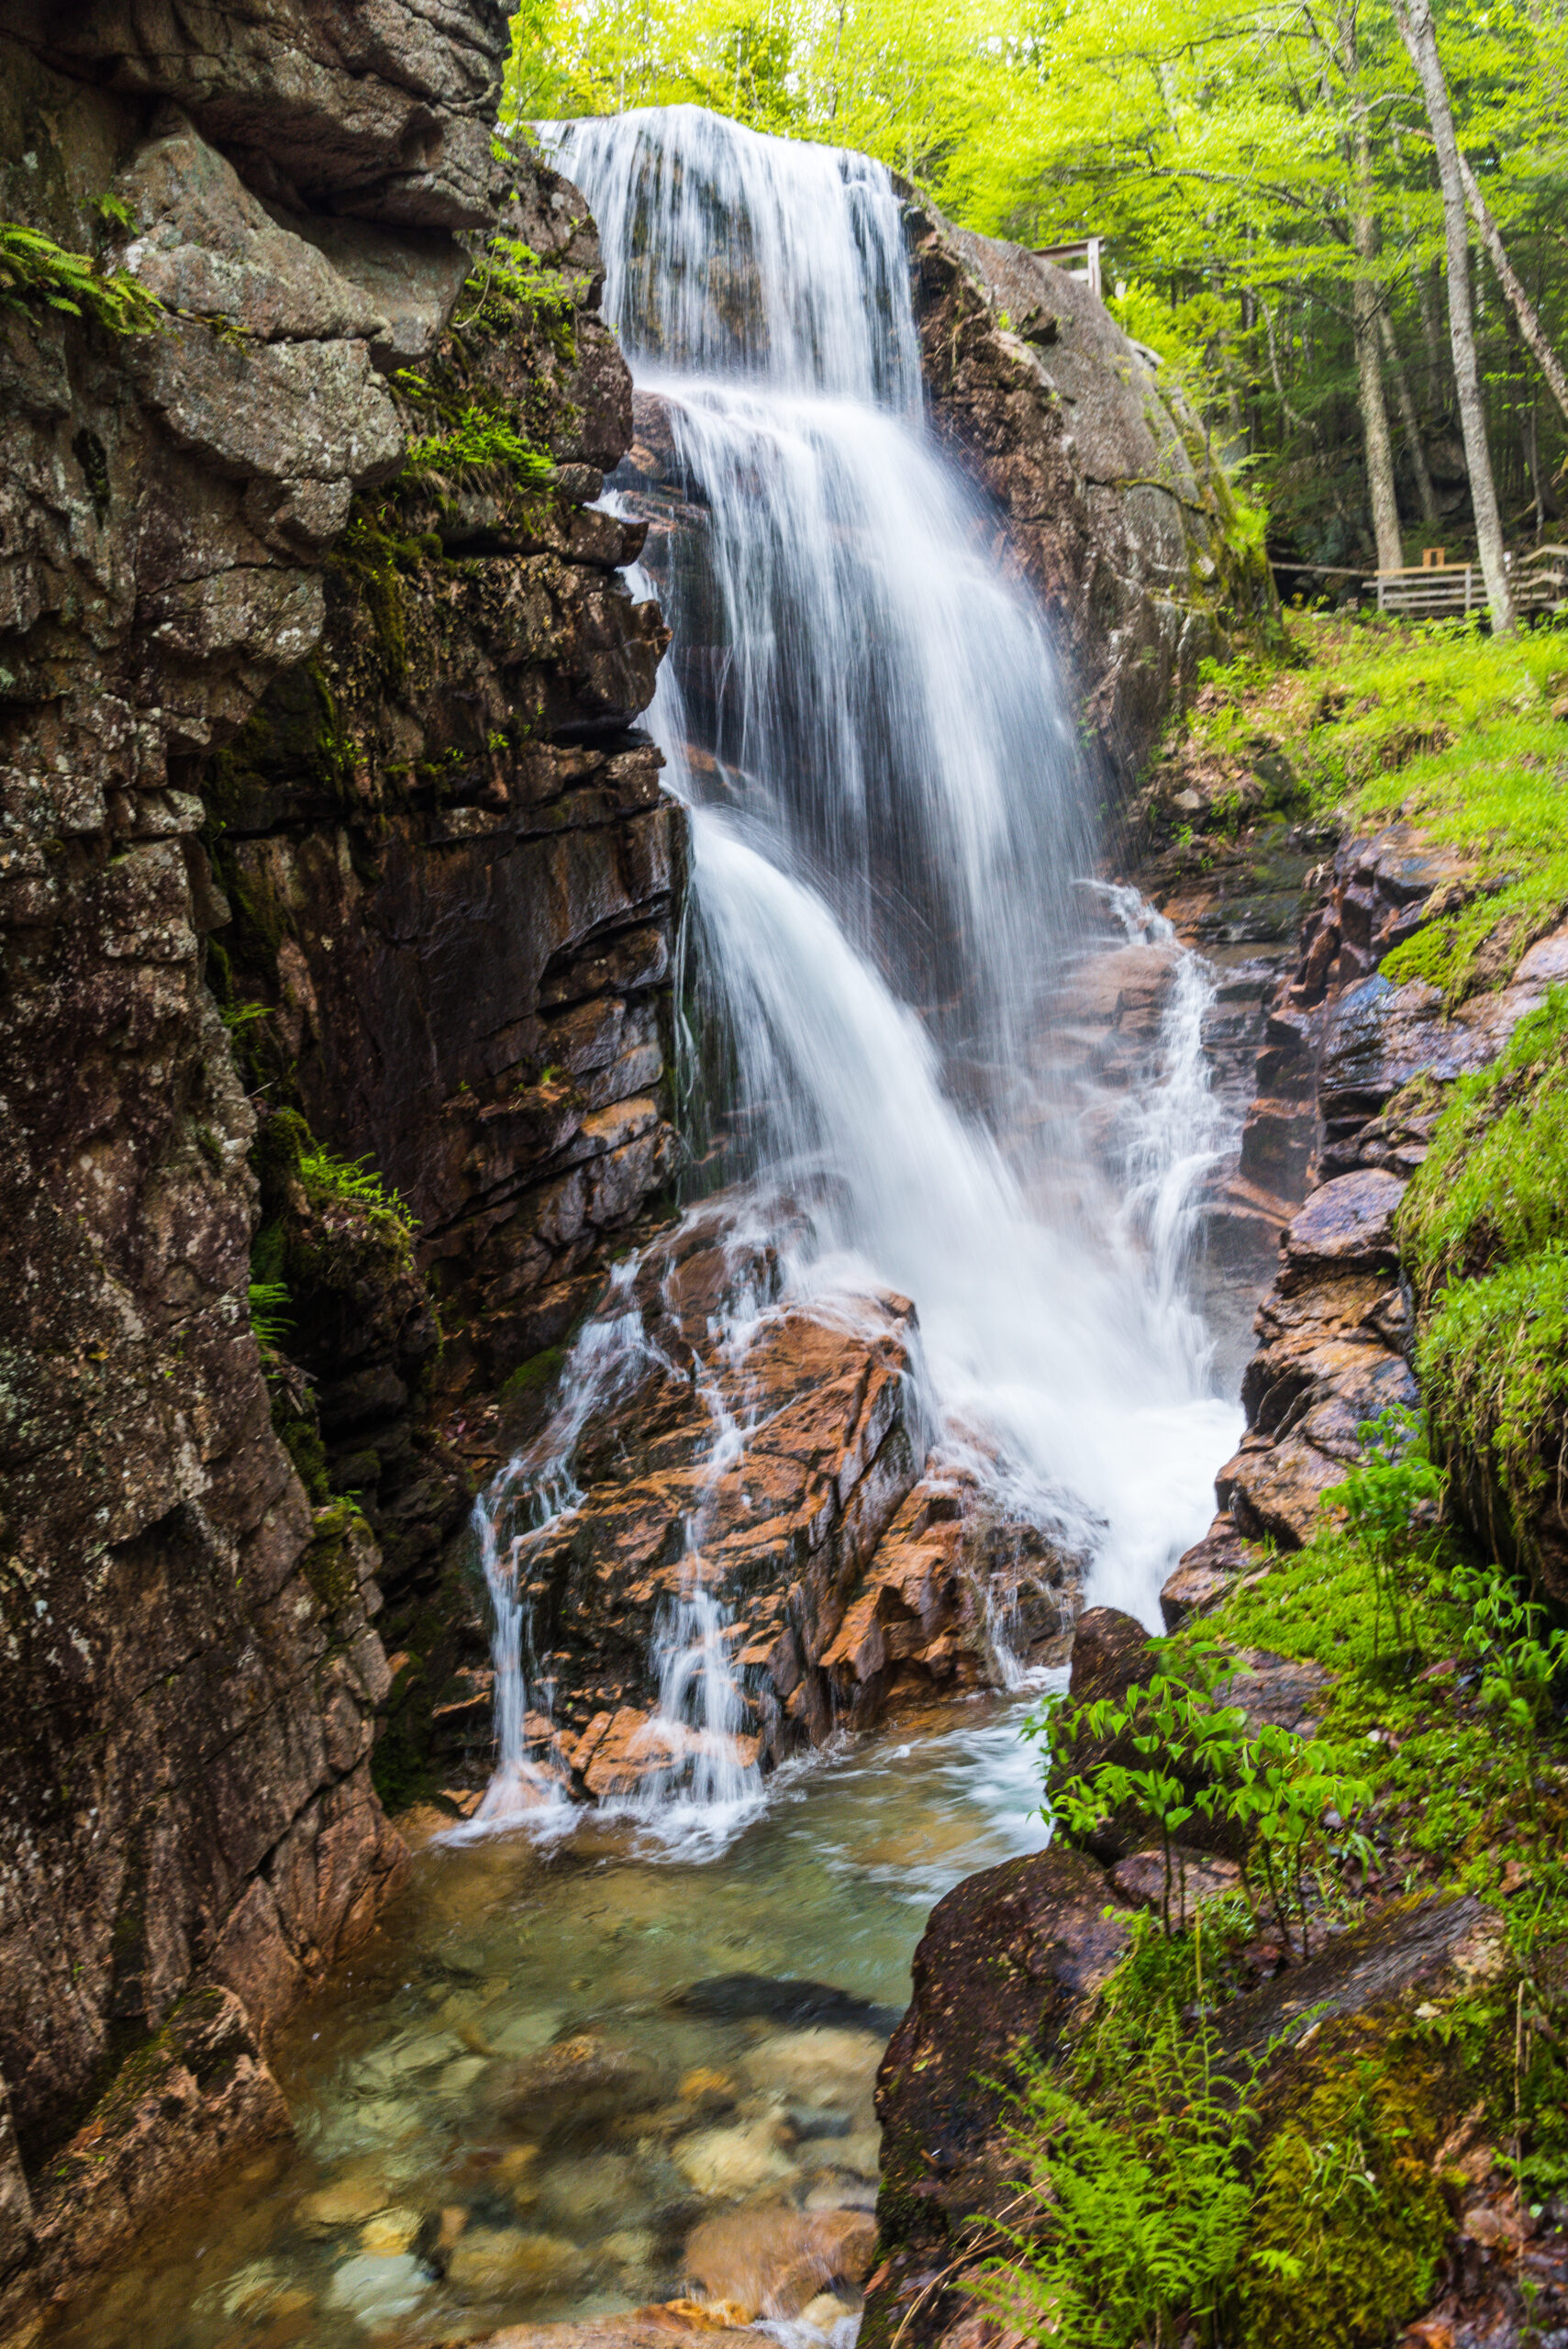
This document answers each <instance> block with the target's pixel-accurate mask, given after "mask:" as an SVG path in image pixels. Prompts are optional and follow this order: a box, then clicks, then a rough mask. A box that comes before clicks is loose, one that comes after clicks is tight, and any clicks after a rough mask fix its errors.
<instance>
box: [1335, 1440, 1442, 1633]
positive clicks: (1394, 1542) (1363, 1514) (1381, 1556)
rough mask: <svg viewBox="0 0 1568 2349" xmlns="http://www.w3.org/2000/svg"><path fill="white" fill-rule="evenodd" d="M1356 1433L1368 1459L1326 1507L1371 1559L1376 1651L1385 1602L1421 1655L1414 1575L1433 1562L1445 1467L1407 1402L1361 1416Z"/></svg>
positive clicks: (1399, 1630)
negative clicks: (1415, 1634) (1414, 1619)
mask: <svg viewBox="0 0 1568 2349" xmlns="http://www.w3.org/2000/svg"><path fill="white" fill-rule="evenodd" d="M1356 1437H1357V1441H1358V1442H1360V1444H1361V1446H1362V1453H1363V1457H1362V1460H1361V1462H1360V1463H1359V1464H1357V1465H1356V1466H1355V1467H1353V1468H1351V1470H1350V1471H1349V1473H1348V1474H1347V1475H1346V1476H1345V1478H1344V1480H1343V1482H1342V1483H1340V1484H1338V1485H1333V1486H1329V1490H1328V1491H1327V1492H1326V1493H1325V1494H1324V1495H1323V1497H1322V1501H1321V1504H1320V1506H1321V1507H1322V1508H1325V1509H1328V1510H1331V1511H1337V1512H1338V1513H1339V1514H1340V1516H1342V1518H1343V1519H1344V1520H1345V1524H1346V1527H1347V1529H1348V1531H1349V1532H1350V1534H1351V1539H1352V1540H1353V1541H1354V1542H1357V1543H1358V1544H1359V1546H1360V1548H1361V1550H1362V1553H1363V1554H1364V1555H1365V1556H1366V1558H1367V1559H1368V1560H1369V1561H1370V1562H1371V1564H1372V1570H1373V1587H1374V1589H1375V1591H1376V1594H1377V1606H1376V1610H1375V1612H1374V1615H1373V1646H1374V1650H1375V1648H1376V1645H1377V1642H1378V1640H1379V1637H1380V1634H1381V1631H1382V1625H1383V1616H1384V1610H1385V1609H1386V1610H1387V1613H1388V1618H1389V1621H1390V1623H1391V1625H1392V1627H1393V1631H1394V1637H1395V1640H1396V1643H1397V1645H1398V1646H1399V1647H1400V1648H1401V1649H1402V1650H1404V1651H1406V1652H1407V1653H1412V1654H1418V1646H1417V1644H1416V1642H1414V1641H1413V1640H1412V1637H1411V1634H1410V1617H1409V1613H1408V1608H1407V1598H1408V1596H1409V1593H1410V1591H1411V1589H1412V1588H1413V1586H1414V1581H1415V1578H1416V1577H1417V1576H1418V1575H1420V1573H1421V1572H1422V1570H1423V1568H1424V1567H1426V1566H1427V1565H1428V1564H1429V1560H1430V1556H1431V1553H1432V1546H1433V1542H1434V1539H1435V1537H1436V1531H1437V1523H1438V1514H1439V1511H1440V1509H1441V1507H1442V1501H1443V1491H1444V1478H1443V1474H1442V1471H1441V1469H1440V1468H1439V1467H1438V1466H1437V1465H1436V1464H1434V1463H1433V1461H1432V1460H1431V1459H1430V1458H1429V1455H1428V1453H1427V1443H1426V1429H1425V1425H1424V1423H1423V1421H1422V1420H1421V1419H1420V1417H1419V1415H1418V1413H1417V1412H1415V1411H1412V1410H1409V1409H1407V1408H1405V1407H1404V1406H1402V1405H1397V1404H1396V1405H1395V1406H1393V1407H1392V1408H1390V1409H1388V1410H1386V1411H1384V1412H1381V1413H1380V1414H1379V1416H1378V1417H1377V1418H1376V1419H1362V1422H1361V1424H1360V1426H1359V1427H1358V1428H1357V1430H1356Z"/></svg>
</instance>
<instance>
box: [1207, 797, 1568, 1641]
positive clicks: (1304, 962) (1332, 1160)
mask: <svg viewBox="0 0 1568 2349" xmlns="http://www.w3.org/2000/svg"><path fill="white" fill-rule="evenodd" d="M1457 871H1458V868H1457V867H1456V865H1455V863H1454V860H1453V859H1452V858H1451V857H1450V856H1449V855H1448V854H1447V852H1432V851H1430V850H1429V849H1428V848H1427V846H1426V844H1425V843H1424V842H1423V841H1421V840H1420V838H1419V836H1418V834H1417V833H1416V832H1415V831H1414V830H1413V829H1412V828H1411V827H1409V826H1407V825H1403V824H1399V825H1395V826H1392V827H1390V828H1389V829H1387V830H1386V831H1385V832H1383V833H1380V834H1378V835H1377V836H1376V837H1375V838H1373V840H1371V841H1351V842H1350V843H1348V844H1347V845H1346V846H1344V847H1343V848H1341V849H1340V851H1339V852H1337V854H1336V855H1335V857H1334V858H1333V859H1332V861H1331V863H1329V865H1328V866H1327V867H1326V868H1325V871H1324V874H1323V876H1322V878H1323V881H1324V884H1325V885H1324V887H1323V891H1322V896H1321V897H1320V900H1319V903H1318V907H1316V908H1315V909H1314V910H1313V912H1312V913H1311V914H1310V915H1309V917H1308V918H1307V921H1306V923H1305V925H1304V928H1303V932H1302V939H1303V947H1302V952H1301V955H1300V959H1299V961H1298V963H1297V965H1296V973H1295V974H1294V976H1292V977H1289V978H1287V979H1286V980H1285V981H1284V983H1283V984H1282V985H1281V986H1280V987H1279V989H1278V991H1277V993H1276V995H1275V996H1274V998H1273V1004H1272V1007H1271V1008H1270V1010H1269V1014H1268V1027H1267V1032H1266V1037H1265V1041H1264V1043H1263V1045H1262V1049H1261V1050H1260V1052H1259V1053H1258V1056H1257V1073H1258V1078H1259V1081H1260V1082H1261V1083H1262V1084H1263V1085H1267V1086H1268V1087H1269V1088H1270V1090H1271V1092H1273V1091H1278V1090H1279V1089H1280V1088H1281V1086H1282V1085H1287V1086H1288V1087H1289V1088H1290V1089H1291V1091H1292V1093H1293V1094H1294V1095H1296V1097H1298V1098H1299V1099H1300V1100H1301V1102H1302V1105H1303V1109H1304V1114H1306V1115H1307V1116H1308V1117H1309V1119H1310V1123H1311V1130H1312V1131H1313V1132H1314V1133H1315V1134H1316V1135H1317V1136H1318V1140H1317V1141H1316V1143H1315V1146H1314V1149H1313V1152H1312V1156H1311V1159H1310V1162H1309V1163H1308V1164H1307V1171H1306V1180H1307V1198H1306V1202H1305V1204H1304V1205H1303V1206H1302V1207H1301V1208H1299V1210H1298V1211H1297V1212H1296V1213H1295V1214H1293V1215H1289V1216H1288V1217H1287V1216H1286V1215H1284V1213H1282V1212H1281V1208H1283V1205H1284V1203H1283V1202H1277V1203H1276V1204H1275V1211H1274V1213H1275V1221H1274V1229H1275V1230H1277V1231H1278V1233H1279V1253H1278V1263H1277V1270H1276V1273H1275V1277H1274V1281H1273V1287H1272V1288H1271V1290H1270V1292H1269V1294H1268V1295H1267V1296H1266V1297H1264V1299H1263V1301H1262V1305H1261V1306H1260V1308H1259V1310H1258V1315H1257V1319H1256V1322H1255V1325H1254V1335H1255V1338H1256V1341H1257V1344H1256V1348H1255V1351H1254V1352H1253V1353H1252V1354H1251V1359H1250V1360H1249V1361H1248V1363H1247V1364H1246V1367H1245V1369H1244V1371H1243V1373H1242V1378H1241V1399H1242V1402H1243V1405H1244V1406H1245V1408H1246V1412H1247V1422H1248V1431H1247V1433H1246V1434H1245V1435H1244V1436H1243V1438H1242V1441H1241V1446H1240V1450H1239V1452H1238V1453H1236V1454H1235V1456H1234V1457H1233V1458H1232V1459H1231V1460H1229V1461H1228V1462H1227V1463H1226V1464H1225V1466H1224V1467H1223V1468H1222V1469H1221V1470H1220V1472H1219V1475H1218V1479H1217V1485H1216V1489H1217V1494H1218V1500H1219V1504H1220V1513H1219V1515H1218V1518H1217V1519H1216V1520H1215V1523H1214V1526H1213V1528H1212V1529H1211V1531H1210V1532H1209V1534H1208V1535H1207V1537H1206V1539H1205V1541H1204V1542H1202V1543H1200V1544H1198V1545H1197V1547H1196V1548H1195V1549H1194V1550H1191V1551H1189V1552H1187V1553H1186V1554H1185V1556H1184V1558H1183V1560H1182V1561H1181V1564H1180V1565H1179V1566H1178V1567H1177V1569H1176V1572H1175V1573H1174V1575H1173V1576H1172V1577H1171V1578H1170V1580H1169V1581H1168V1582H1167V1584H1166V1586H1165V1590H1164V1593H1163V1595H1162V1604H1163V1606H1164V1607H1165V1609H1166V1613H1167V1618H1168V1620H1172V1621H1174V1620H1179V1619H1181V1618H1182V1617H1184V1616H1185V1615H1187V1614H1190V1613H1191V1612H1192V1611H1193V1609H1195V1607H1201V1606H1203V1605H1206V1604H1208V1603H1210V1602H1211V1601H1212V1600H1213V1599H1214V1598H1218V1596H1220V1594H1221V1593H1222V1592H1223V1590H1224V1588H1225V1587H1226V1586H1227V1580H1228V1578H1229V1575H1232V1574H1234V1573H1235V1572H1237V1571H1239V1570H1240V1569H1241V1568H1242V1567H1244V1565H1245V1564H1246V1553H1245V1543H1246V1542H1254V1541H1259V1540H1262V1539H1272V1540H1273V1541H1276V1542H1280V1543H1281V1544H1282V1545H1283V1546H1284V1547H1285V1548H1287V1549H1290V1548H1296V1547H1298V1546H1299V1545H1300V1544H1301V1543H1302V1542H1307V1541H1308V1540H1310V1539H1311V1537H1312V1534H1313V1532H1314V1531H1315V1529H1316V1528H1317V1526H1318V1522H1319V1508H1320V1505H1321V1501H1322V1497H1323V1495H1324V1494H1325V1493H1326V1492H1328V1491H1329V1490H1330V1489H1331V1488H1332V1487H1333V1486H1336V1485H1338V1484H1340V1483H1341V1482H1342V1481H1343V1479H1344V1476H1345V1473H1346V1471H1347V1469H1349V1468H1351V1467H1352V1466H1354V1464H1356V1463H1357V1461H1359V1460H1360V1459H1361V1458H1362V1442H1361V1439H1360V1437H1359V1435H1358V1432H1357V1431H1358V1429H1359V1428H1360V1427H1361V1426H1362V1424H1363V1423H1364V1422H1365V1421H1367V1420H1370V1419H1376V1418H1378V1417H1379V1415H1380V1414H1381V1413H1382V1412H1383V1411H1385V1410H1387V1409H1389V1408H1413V1407H1414V1406H1415V1404H1416V1402H1417V1400H1418V1396H1417V1388H1416V1380H1415V1375H1414V1373H1413V1371H1412V1369H1411V1366H1410V1359H1409V1357H1410V1353H1411V1349H1412V1347H1413V1344H1414V1338H1415V1323H1414V1315H1413V1312H1412V1308H1411V1302H1410V1297H1409V1293H1408V1290H1407V1286H1406V1285H1405V1284H1404V1282H1403V1280H1402V1278H1401V1275H1400V1273H1399V1269H1398V1262H1397V1251H1396V1235H1395V1224H1394V1218H1395V1214H1396V1209H1397V1208H1398V1204H1399V1201H1400V1198H1401V1197H1403V1194H1404V1190H1405V1186H1406V1184H1407V1182H1408V1180H1409V1178H1410V1176H1411V1175H1412V1174H1413V1173H1414V1172H1415V1170H1416V1168H1417V1167H1418V1165H1419V1164H1420V1163H1421V1161H1422V1159H1423V1158H1424V1157H1425V1155H1426V1149H1427V1140H1428V1137H1429V1134H1430V1131H1431V1129H1432V1126H1433V1124H1434V1122H1435V1120H1436V1118H1437V1115H1438V1112H1439V1109H1440V1106H1441V1101H1442V1097H1443V1096H1442V1092H1441V1089H1440V1088H1442V1087H1444V1086H1446V1085H1450V1084H1451V1083H1452V1081H1453V1080H1454V1079H1455V1078H1456V1077H1458V1076H1461V1075H1462V1074H1466V1073H1467V1072H1469V1071H1471V1070H1474V1069H1478V1068H1483V1067H1485V1066H1487V1065H1488V1064H1489V1063H1491V1062H1492V1061H1493V1060H1495V1059H1496V1056H1497V1054H1498V1053H1499V1052H1501V1051H1502V1049H1503V1046H1504V1045H1505V1043H1506V1042H1507V1039H1508V1037H1509V1036H1510V1035H1511V1034H1512V1033H1513V1030H1514V1029H1515V1027H1516V1026H1517V1025H1518V1021H1519V1020H1520V1019H1523V1018H1524V1017H1525V1015H1526V1014H1527V1013H1528V1012H1530V1011H1534V1010H1536V1009H1538V1008H1539V1007H1540V1005H1541V1004H1542V1003H1543V1002H1544V1001H1545V999H1546V995H1547V990H1548V988H1549V987H1550V986H1551V985H1552V984H1554V982H1555V981H1556V979H1557V976H1558V974H1559V973H1560V972H1561V971H1562V968H1563V967H1564V963H1565V962H1568V932H1564V931H1563V930H1561V929H1559V930H1553V931H1551V933H1549V934H1548V935H1547V936H1545V937H1543V938H1541V939H1539V940H1538V941H1536V942H1535V943H1534V944H1533V945H1532V946H1530V947H1529V948H1528V949H1527V951H1526V952H1525V953H1524V954H1523V955H1522V957H1521V958H1520V959H1519V961H1518V965H1517V967H1516V969H1515V971H1514V973H1513V975H1512V977H1511V979H1510V980H1509V982H1508V984H1507V985H1506V986H1502V987H1497V988H1494V989H1493V990H1492V991H1490V992H1488V993H1483V994H1480V995H1478V996H1473V998H1471V999H1470V1000H1468V1001H1466V1002H1465V1003H1462V1004H1461V1005H1460V1006H1459V1007H1458V1008H1457V1009H1456V1010H1455V1011H1454V1012H1452V1013H1451V1014H1447V1013H1445V1011H1444V1008H1443V1004H1442V998H1441V996H1440V994H1439V992H1438V990H1437V989H1436V988H1434V987H1430V986H1428V985H1425V984H1424V983H1423V982H1420V981H1411V982H1409V983H1407V985H1403V986H1398V987H1396V986H1393V985H1390V983H1389V982H1388V981H1387V980H1386V979H1385V978H1384V977H1383V976H1382V974H1380V973H1379V972H1378V971H1377V970H1376V968H1375V963H1376V961H1377V959H1378V958H1379V957H1380V956H1381V954H1383V953H1385V952H1387V951H1388V949H1389V947H1390V946H1392V945H1393V944H1395V943H1396V942H1397V941H1398V939H1399V938H1400V937H1403V936H1406V935H1408V934H1409V929H1410V928H1412V927H1413V926H1414V922H1415V918H1416V917H1418V916H1421V915H1423V913H1424V909H1425V907H1427V906H1429V904H1430V902H1431V900H1432V898H1433V896H1435V895H1436V894H1437V893H1438V892H1439V891H1440V890H1445V889H1449V888H1451V887H1452V886H1453V885H1455V874H1456V872H1457ZM1407 915H1408V916H1409V917H1410V923H1409V925H1408V926H1407V927H1403V928H1402V927H1401V924H1402V922H1404V919H1405V917H1406V916H1407ZM1358 940H1359V941H1362V942H1361V943H1358V942H1357V941H1358ZM1260 1111H1262V1113H1263V1114H1264V1115H1265V1117H1267V1116H1272V1113H1273V1104H1272V1102H1271V1101H1270V1099H1269V1098H1268V1097H1266V1096H1265V1097H1264V1098H1262V1100H1260V1101H1255V1102H1254V1104H1253V1108H1252V1112H1251V1116H1250V1118H1249V1121H1248V1126H1247V1130H1246V1131H1247V1135H1248V1136H1251V1134H1252V1133H1253V1132H1254V1131H1255V1130H1256V1121H1257V1118H1258V1114H1259V1112H1260ZM1304 1130H1305V1128H1304ZM1247 1148H1248V1144H1247V1141H1246V1140H1245V1139H1244V1141H1243V1164H1245V1163H1246V1153H1247Z"/></svg>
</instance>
